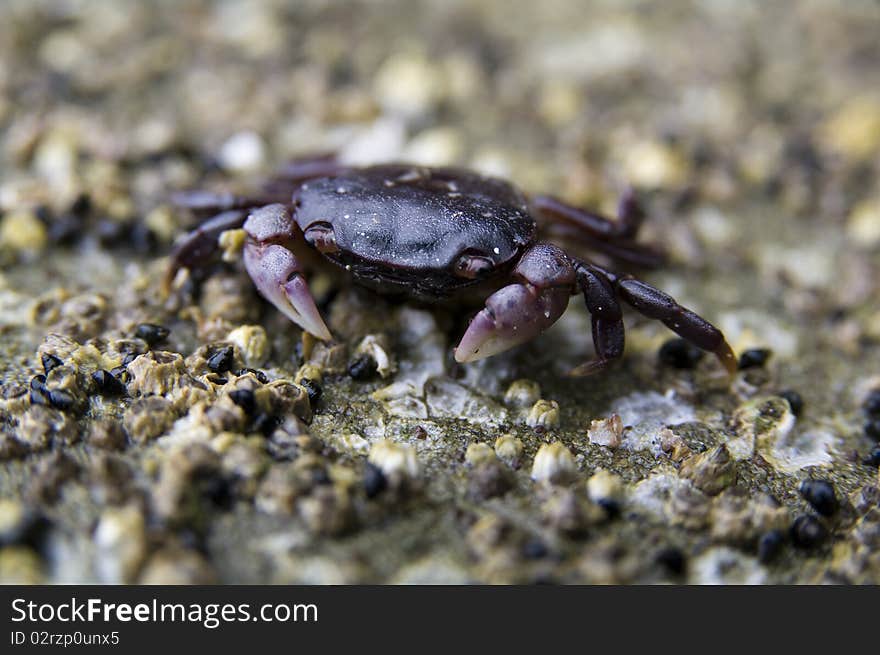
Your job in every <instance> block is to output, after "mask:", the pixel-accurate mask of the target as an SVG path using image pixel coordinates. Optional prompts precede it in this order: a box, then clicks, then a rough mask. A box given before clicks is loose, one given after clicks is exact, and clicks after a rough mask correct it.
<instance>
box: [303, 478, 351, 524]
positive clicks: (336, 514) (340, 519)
mask: <svg viewBox="0 0 880 655" xmlns="http://www.w3.org/2000/svg"><path fill="white" fill-rule="evenodd" d="M297 511H298V513H299V516H300V518H301V519H302V520H303V522H304V523H305V524H306V527H307V528H308V529H309V531H310V532H312V533H314V534H321V535H340V534H343V533H344V532H346V531H347V530H349V529H350V528H351V527H352V525H353V521H354V513H353V509H352V505H351V498H350V496H349V494H348V492H347V490H345V489H344V488H340V487H339V486H337V485H320V486H317V487H315V488H314V489H312V491H311V493H310V494H309V495H308V496H305V497H303V498H301V499H300V500H299V502H298V503H297Z"/></svg>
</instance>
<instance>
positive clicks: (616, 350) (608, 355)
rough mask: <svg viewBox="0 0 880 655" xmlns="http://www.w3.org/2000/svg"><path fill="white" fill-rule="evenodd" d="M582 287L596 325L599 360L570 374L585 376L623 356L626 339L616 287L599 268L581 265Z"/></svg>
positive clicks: (579, 367) (594, 340)
mask: <svg viewBox="0 0 880 655" xmlns="http://www.w3.org/2000/svg"><path fill="white" fill-rule="evenodd" d="M577 280H578V286H579V287H580V288H581V291H583V294H584V301H585V302H586V304H587V309H588V310H589V312H590V319H591V321H592V326H593V346H594V348H595V350H596V359H594V360H593V361H590V362H586V363H585V364H581V365H580V366H577V367H576V368H574V369H573V370H572V371H571V372H570V375H573V376H582V375H589V374H591V373H595V372H597V371H600V370H602V369H603V368H605V367H606V366H608V364H610V363H611V362H612V361H613V360H615V359H618V358H620V356H621V355H623V346H624V342H625V338H624V329H623V312H622V311H621V309H620V304H619V303H618V302H617V298H616V297H615V294H614V287H613V286H612V285H611V282H610V281H609V280H608V278H607V277H606V276H605V275H603V273H602V272H601V271H599V270H598V269H597V268H595V267H593V266H589V265H584V264H578V266H577Z"/></svg>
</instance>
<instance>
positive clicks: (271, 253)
mask: <svg viewBox="0 0 880 655" xmlns="http://www.w3.org/2000/svg"><path fill="white" fill-rule="evenodd" d="M244 265H245V268H246V269H247V272H248V274H249V275H250V276H251V279H252V280H253V281H254V284H255V285H256V286H257V289H259V291H260V293H261V294H263V296H264V297H265V298H266V300H268V301H269V302H271V303H272V304H273V305H275V307H277V308H278V310H279V311H280V312H282V313H283V314H284V315H285V316H287V317H288V318H289V319H290V320H291V321H293V322H294V323H296V324H297V325H299V326H300V327H301V328H302V329H303V330H305V331H306V332H310V333H311V334H313V335H315V336H316V337H317V338H319V339H321V340H323V341H330V340H331V339H332V338H333V335H331V334H330V330H329V329H328V328H327V326H326V325H325V324H324V319H323V318H321V313H320V312H319V311H318V308H317V307H316V306H315V300H314V298H312V294H311V292H310V291H309V285H308V284H307V283H306V281H305V278H304V277H303V275H302V271H301V269H300V265H299V262H298V261H297V259H296V257H295V256H294V254H293V253H292V252H290V251H289V250H288V249H287V248H285V247H284V246H279V245H277V244H268V245H263V244H260V243H256V242H254V241H249V242H248V243H247V244H246V245H245V247H244Z"/></svg>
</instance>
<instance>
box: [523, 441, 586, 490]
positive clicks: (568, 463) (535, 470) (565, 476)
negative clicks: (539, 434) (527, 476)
mask: <svg viewBox="0 0 880 655" xmlns="http://www.w3.org/2000/svg"><path fill="white" fill-rule="evenodd" d="M578 475H579V472H578V468H577V464H576V463H575V461H574V455H572V454H571V451H570V450H569V449H568V448H566V447H565V445H564V444H562V443H560V442H558V441H554V442H553V443H545V444H542V445H541V447H540V448H539V449H538V453H537V454H536V455H535V461H534V462H533V463H532V473H531V476H532V480H534V481H535V482H549V483H552V484H566V483H568V482H571V481H573V480H575V479H576V478H577V477H578Z"/></svg>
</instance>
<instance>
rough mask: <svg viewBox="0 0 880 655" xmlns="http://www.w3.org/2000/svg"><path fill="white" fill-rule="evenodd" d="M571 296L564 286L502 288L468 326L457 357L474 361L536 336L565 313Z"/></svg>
mask: <svg viewBox="0 0 880 655" xmlns="http://www.w3.org/2000/svg"><path fill="white" fill-rule="evenodd" d="M570 295H571V292H570V290H569V289H568V288H565V287H552V288H547V289H538V288H536V287H535V286H533V285H531V284H511V285H508V286H506V287H503V288H501V289H499V290H498V291H496V292H495V293H493V294H492V295H491V296H489V298H488V299H487V300H486V307H485V308H484V309H483V310H481V311H480V312H479V313H478V314H477V315H476V316H474V318H473V320H472V321H471V322H470V325H468V329H467V331H465V333H464V336H463V337H462V338H461V342H460V343H459V344H458V347H457V348H456V349H455V360H456V361H458V362H473V361H476V360H478V359H483V358H484V357H491V356H492V355H495V354H497V353H500V352H502V351H505V350H507V349H509V348H513V347H514V346H518V345H519V344H521V343H524V342H526V341H529V340H530V339H533V338H534V337H536V336H538V335H539V334H541V333H542V332H543V331H544V330H546V329H547V328H549V327H550V326H551V325H553V323H555V322H556V321H557V320H558V319H559V317H560V316H562V313H563V312H564V311H565V308H566V307H567V306H568V298H569V296H570Z"/></svg>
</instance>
